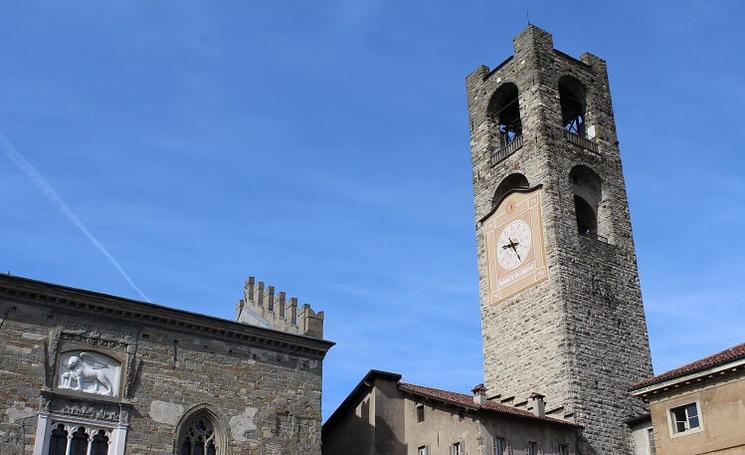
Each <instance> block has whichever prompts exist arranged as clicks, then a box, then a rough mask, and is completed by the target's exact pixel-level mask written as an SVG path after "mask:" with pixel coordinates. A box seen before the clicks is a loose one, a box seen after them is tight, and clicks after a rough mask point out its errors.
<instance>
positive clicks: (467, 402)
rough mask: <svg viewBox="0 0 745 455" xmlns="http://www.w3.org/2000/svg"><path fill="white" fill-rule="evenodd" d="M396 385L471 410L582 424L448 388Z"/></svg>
mask: <svg viewBox="0 0 745 455" xmlns="http://www.w3.org/2000/svg"><path fill="white" fill-rule="evenodd" d="M398 387H399V390H402V391H404V392H408V393H413V394H416V395H423V396H425V397H428V398H432V399H437V400H441V401H444V402H447V403H450V404H453V405H455V406H461V407H464V408H469V409H473V410H485V411H491V412H497V413H500V414H507V415H512V416H516V417H525V418H529V419H538V420H543V421H545V422H550V423H555V424H558V425H569V426H573V427H577V428H581V427H582V425H579V424H577V423H575V422H572V421H569V420H564V419H557V418H555V417H546V416H542V417H539V416H536V415H535V414H533V413H532V412H530V411H528V410H525V409H519V408H516V407H514V406H507V405H504V404H500V403H494V402H491V401H486V402H484V403H481V404H478V403H475V402H474V401H473V395H468V394H465V393H459V392H451V391H448V390H443V389H437V388H433V387H427V386H421V385H417V384H410V383H406V382H399V383H398Z"/></svg>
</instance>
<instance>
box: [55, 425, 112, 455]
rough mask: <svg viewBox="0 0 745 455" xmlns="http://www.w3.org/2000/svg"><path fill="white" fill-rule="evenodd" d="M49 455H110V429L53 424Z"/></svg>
mask: <svg viewBox="0 0 745 455" xmlns="http://www.w3.org/2000/svg"><path fill="white" fill-rule="evenodd" d="M51 427H52V428H51V431H50V432H49V451H48V452H47V455H108V454H109V436H110V434H111V430H110V429H106V428H96V427H91V426H85V425H75V424H68V423H63V422H57V421H55V422H52V425H51Z"/></svg>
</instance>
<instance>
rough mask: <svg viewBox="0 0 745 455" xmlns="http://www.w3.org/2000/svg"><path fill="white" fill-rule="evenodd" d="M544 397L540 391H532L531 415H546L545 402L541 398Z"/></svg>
mask: <svg viewBox="0 0 745 455" xmlns="http://www.w3.org/2000/svg"><path fill="white" fill-rule="evenodd" d="M544 398H545V397H544V396H543V395H541V394H540V393H536V392H533V393H531V394H530V406H531V408H532V409H533V415H534V416H536V417H545V416H546V403H544V401H543V399H544Z"/></svg>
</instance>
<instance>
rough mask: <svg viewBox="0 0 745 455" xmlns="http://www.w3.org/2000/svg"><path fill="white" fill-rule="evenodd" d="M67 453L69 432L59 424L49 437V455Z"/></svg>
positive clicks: (63, 454)
mask: <svg viewBox="0 0 745 455" xmlns="http://www.w3.org/2000/svg"><path fill="white" fill-rule="evenodd" d="M66 453H67V430H65V426H64V425H63V424H61V423H60V424H58V425H57V426H56V427H55V428H54V429H53V430H52V433H51V435H50V436H49V455H65V454H66Z"/></svg>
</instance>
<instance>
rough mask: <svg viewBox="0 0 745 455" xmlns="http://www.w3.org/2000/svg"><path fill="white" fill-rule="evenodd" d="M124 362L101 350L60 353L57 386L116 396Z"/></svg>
mask: <svg viewBox="0 0 745 455" xmlns="http://www.w3.org/2000/svg"><path fill="white" fill-rule="evenodd" d="M121 372H122V364H121V362H119V361H117V360H116V359H114V358H112V357H109V356H107V355H104V354H101V353H99V352H93V351H84V350H74V351H66V352H63V353H62V354H61V355H60V359H59V363H58V367H57V388H58V389H67V390H73V391H76V392H84V393H92V394H95V395H104V396H110V397H116V396H118V395H119V384H120V383H121V376H122V375H121Z"/></svg>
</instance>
